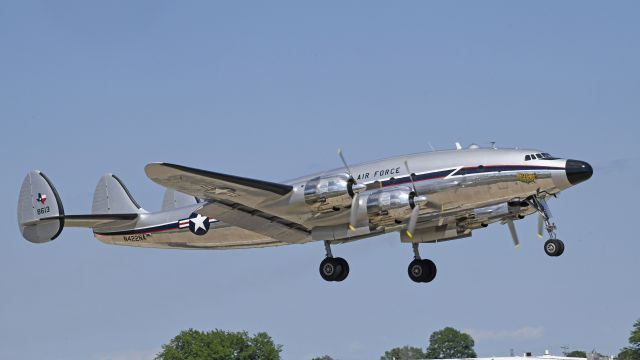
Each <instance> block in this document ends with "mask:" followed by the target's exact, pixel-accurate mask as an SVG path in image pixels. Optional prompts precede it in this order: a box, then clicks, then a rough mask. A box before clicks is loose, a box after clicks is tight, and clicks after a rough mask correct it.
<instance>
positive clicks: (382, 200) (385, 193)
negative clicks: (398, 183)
mask: <svg viewBox="0 0 640 360" xmlns="http://www.w3.org/2000/svg"><path fill="white" fill-rule="evenodd" d="M426 202H427V198H426V197H424V196H416V195H415V193H413V191H412V190H411V189H409V188H407V189H397V188H396V189H388V190H387V189H381V190H378V191H375V192H373V193H371V194H369V196H367V199H366V212H367V216H368V218H369V220H370V221H371V223H373V224H375V225H377V226H389V225H397V224H399V223H401V222H402V221H404V220H406V219H408V218H409V217H410V216H411V212H412V210H413V209H414V208H415V206H416V204H420V205H423V204H425V203H426Z"/></svg>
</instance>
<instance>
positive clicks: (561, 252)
mask: <svg viewBox="0 0 640 360" xmlns="http://www.w3.org/2000/svg"><path fill="white" fill-rule="evenodd" d="M556 241H557V242H558V244H560V252H559V253H558V255H556V256H560V255H562V254H564V243H563V242H562V240H557V239H556Z"/></svg>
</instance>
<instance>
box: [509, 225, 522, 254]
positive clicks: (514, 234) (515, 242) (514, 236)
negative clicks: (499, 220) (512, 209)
mask: <svg viewBox="0 0 640 360" xmlns="http://www.w3.org/2000/svg"><path fill="white" fill-rule="evenodd" d="M507 226H509V232H510V233H511V239H513V245H515V246H516V247H517V248H519V247H520V240H519V239H518V232H517V231H516V225H515V224H514V223H513V219H507Z"/></svg>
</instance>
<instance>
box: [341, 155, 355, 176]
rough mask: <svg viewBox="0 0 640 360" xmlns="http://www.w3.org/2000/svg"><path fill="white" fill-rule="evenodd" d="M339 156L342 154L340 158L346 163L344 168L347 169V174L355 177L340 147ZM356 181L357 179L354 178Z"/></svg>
mask: <svg viewBox="0 0 640 360" xmlns="http://www.w3.org/2000/svg"><path fill="white" fill-rule="evenodd" d="M338 156H340V160H342V164H344V168H345V169H347V175H349V177H350V178H352V179H353V176H352V175H351V169H349V165H347V161H346V160H345V159H344V155H342V149H338ZM354 183H355V180H354Z"/></svg>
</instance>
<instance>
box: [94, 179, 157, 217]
mask: <svg viewBox="0 0 640 360" xmlns="http://www.w3.org/2000/svg"><path fill="white" fill-rule="evenodd" d="M145 212H146V211H145V210H144V209H143V208H142V207H140V205H138V203H137V202H136V200H135V199H134V198H133V196H131V193H130V192H129V190H127V188H126V186H124V183H123V182H122V181H121V180H120V179H119V178H118V177H117V176H115V175H113V174H106V175H103V176H102V177H101V178H100V181H98V185H96V191H95V192H94V193H93V205H92V206H91V213H92V214H133V213H138V214H139V213H145Z"/></svg>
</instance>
